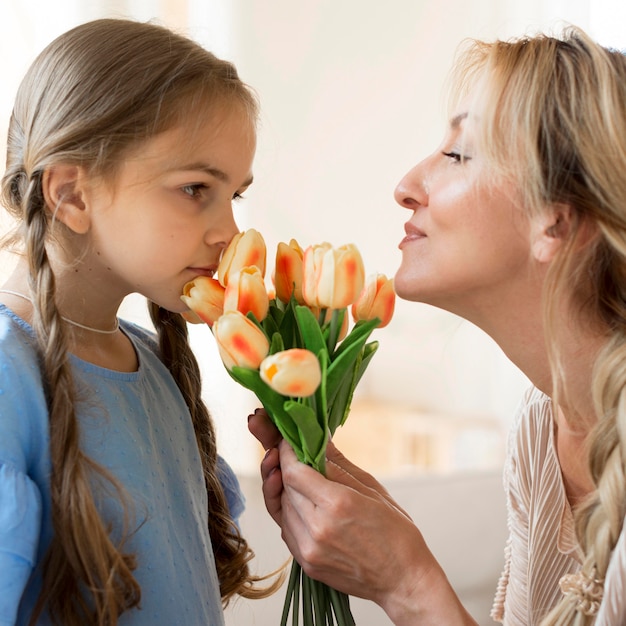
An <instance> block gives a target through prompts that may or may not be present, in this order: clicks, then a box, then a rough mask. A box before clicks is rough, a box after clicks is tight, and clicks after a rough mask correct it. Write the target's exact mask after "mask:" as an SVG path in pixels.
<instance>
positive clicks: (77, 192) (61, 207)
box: [42, 164, 90, 235]
mask: <svg viewBox="0 0 626 626" xmlns="http://www.w3.org/2000/svg"><path fill="white" fill-rule="evenodd" d="M86 182H87V177H86V175H85V171H84V170H83V168H81V167H79V166H77V165H64V164H60V165H53V166H52V167H50V168H48V169H46V170H45V172H44V175H43V180H42V186H43V196H44V199H45V201H46V205H47V208H48V210H49V211H50V212H51V213H52V215H53V217H54V219H55V220H58V221H59V222H63V224H65V226H67V227H68V228H69V229H70V230H72V231H74V232H75V233H77V234H79V235H84V234H85V233H86V232H87V231H88V230H89V225H90V219H89V211H88V210H87V209H88V206H87V202H86V197H87V194H86V187H85V185H86Z"/></svg>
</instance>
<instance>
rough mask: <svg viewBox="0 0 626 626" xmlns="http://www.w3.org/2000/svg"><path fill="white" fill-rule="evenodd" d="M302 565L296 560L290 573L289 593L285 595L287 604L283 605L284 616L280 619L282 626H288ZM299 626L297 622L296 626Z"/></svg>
mask: <svg viewBox="0 0 626 626" xmlns="http://www.w3.org/2000/svg"><path fill="white" fill-rule="evenodd" d="M299 570H300V565H298V562H297V561H296V560H295V559H294V561H293V563H292V564H291V572H290V573H289V582H288V583H287V593H286V594H285V604H284V605H283V614H282V616H281V618H280V626H287V619H288V617H289V609H290V608H291V604H292V602H293V601H294V597H295V596H296V594H297V589H296V587H298V579H299V578H300V571H299ZM295 626H297V622H296V624H295Z"/></svg>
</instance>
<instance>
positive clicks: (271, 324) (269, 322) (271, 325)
mask: <svg viewBox="0 0 626 626" xmlns="http://www.w3.org/2000/svg"><path fill="white" fill-rule="evenodd" d="M277 313H278V317H279V319H277V316H275V315H273V314H272V310H271V307H270V312H269V313H268V314H267V316H266V317H265V319H264V320H263V321H262V322H261V326H262V327H263V330H264V331H265V334H266V335H267V336H268V337H272V336H274V335H275V334H276V333H277V332H279V325H280V321H281V320H282V318H283V313H282V311H278V310H277Z"/></svg>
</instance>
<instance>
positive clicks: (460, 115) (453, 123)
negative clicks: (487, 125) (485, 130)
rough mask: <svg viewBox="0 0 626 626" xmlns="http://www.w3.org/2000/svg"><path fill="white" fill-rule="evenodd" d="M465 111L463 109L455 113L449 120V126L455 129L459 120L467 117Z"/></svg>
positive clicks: (459, 122) (458, 124) (459, 123)
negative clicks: (461, 111)
mask: <svg viewBox="0 0 626 626" xmlns="http://www.w3.org/2000/svg"><path fill="white" fill-rule="evenodd" d="M467 115H468V113H467V111H464V112H463V113H458V114H457V115H455V116H454V117H453V118H452V119H451V120H450V128H452V129H453V130H456V129H457V128H458V127H459V126H460V125H461V122H462V121H463V120H464V119H465V118H467Z"/></svg>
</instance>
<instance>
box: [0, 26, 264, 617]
mask: <svg viewBox="0 0 626 626" xmlns="http://www.w3.org/2000/svg"><path fill="white" fill-rule="evenodd" d="M224 105H226V106H229V107H238V108H239V110H241V111H242V112H243V113H244V114H247V115H249V116H250V120H251V121H252V122H253V123H256V119H257V116H258V106H257V102H256V98H255V97H254V94H253V93H252V91H251V90H250V89H249V88H248V87H247V86H246V85H245V84H244V83H243V82H242V81H241V80H240V79H239V77H238V75H237V72H236V70H235V68H234V67H233V65H231V64H230V63H228V62H226V61H223V60H220V59H218V58H216V57H215V56H214V55H213V54H211V53H209V52H207V51H206V50H204V49H203V48H202V47H201V46H199V45H197V44H196V43H194V42H192V41H190V40H189V39H187V38H185V37H183V36H179V35H177V34H175V33H173V32H171V31H170V30H168V29H166V28H163V27H160V26H157V25H154V24H145V23H139V22H134V21H130V20H114V19H104V20H96V21H94V22H90V23H87V24H84V25H81V26H78V27H76V28H74V29H72V30H70V31H69V32H67V33H65V34H64V35H61V36H60V37H58V38H57V39H56V40H55V41H53V42H52V43H51V44H50V45H49V46H48V47H47V48H46V49H45V50H44V51H43V52H42V53H41V54H40V55H39V56H38V58H37V59H36V60H35V62H34V63H33V64H32V66H31V67H30V69H29V70H28V72H27V74H26V76H25V78H24V80H23V82H22V84H21V86H20V88H19V91H18V93H17V97H16V101H15V106H14V109H13V114H12V116H11V121H10V127H9V133H8V144H7V166H6V170H5V174H4V176H3V179H2V199H3V204H4V206H5V207H6V208H7V210H8V211H9V212H10V213H11V214H12V215H13V216H14V217H15V218H16V219H17V221H18V228H17V230H16V232H15V234H14V237H13V238H12V242H13V243H15V242H16V241H17V242H19V243H21V244H22V245H23V248H24V252H25V253H26V255H27V258H28V262H29V267H30V274H29V281H30V284H29V287H30V292H31V295H32V297H33V303H34V311H33V327H34V329H35V332H36V337H37V345H38V350H39V352H40V357H41V368H42V380H43V384H44V389H45V393H46V398H47V403H48V408H49V419H50V454H51V463H52V473H51V497H52V521H53V526H54V537H53V539H52V543H51V546H50V549H49V551H48V553H47V555H46V558H45V563H44V569H43V586H42V591H41V594H40V597H39V601H38V604H37V607H35V610H34V612H33V615H32V618H31V623H34V622H35V621H36V619H37V616H38V615H39V614H40V613H41V611H42V610H44V608H46V609H47V610H48V611H49V613H50V615H51V617H52V619H53V621H54V622H55V623H57V624H64V625H67V626H78V625H79V624H85V623H93V624H99V625H107V626H110V625H111V626H112V625H114V624H116V623H117V620H118V617H119V615H121V614H122V613H123V612H124V611H126V610H127V609H129V608H131V607H136V606H138V604H139V601H140V597H141V590H140V588H139V585H138V584H137V581H136V580H135V578H134V576H133V569H134V568H135V567H136V558H135V556H134V555H132V554H128V553H126V552H124V545H123V542H122V543H120V544H119V545H115V544H114V543H113V541H112V539H111V537H110V536H109V532H108V530H107V527H106V525H105V523H104V522H103V521H102V519H101V518H100V515H99V513H98V510H97V508H96V505H95V502H94V494H93V493H92V488H91V486H90V485H91V484H92V483H93V482H94V481H92V480H91V478H93V476H94V475H97V476H100V477H101V478H104V479H105V480H107V481H109V483H110V484H112V485H113V486H114V488H115V489H116V490H117V492H118V494H119V496H120V498H122V499H123V488H122V487H121V486H119V485H117V483H116V481H115V480H114V478H113V477H112V476H111V475H109V474H108V473H107V472H106V471H105V470H104V468H102V467H100V466H98V465H96V464H95V463H94V462H93V461H91V460H90V459H89V458H87V457H86V456H85V455H84V454H83V453H82V451H81V449H80V446H79V439H80V432H79V423H78V420H77V416H76V401H77V390H76V388H75V384H74V379H73V376H72V371H71V368H70V365H69V362H68V340H67V335H66V326H65V324H64V322H63V320H62V319H61V316H60V314H59V311H58V309H57V306H56V303H55V276H54V273H53V272H52V269H51V266H50V263H49V260H48V257H47V254H46V247H45V244H46V242H47V240H48V239H49V237H51V236H52V234H53V232H52V223H53V222H52V216H51V214H50V211H49V210H47V209H46V206H45V202H44V198H43V192H42V176H43V173H44V171H45V170H46V169H47V168H50V167H51V166H53V165H54V164H56V163H71V164H79V165H81V166H82V167H84V168H87V169H88V171H89V172H90V173H92V174H94V175H99V176H102V177H104V179H105V180H107V179H109V180H110V179H111V178H112V177H113V176H114V175H115V173H116V171H117V164H118V163H119V162H120V161H122V158H123V155H124V151H125V150H128V149H131V148H133V147H136V146H137V145H139V144H140V143H141V142H143V141H146V140H147V139H149V138H151V137H153V136H154V135H156V134H157V133H159V132H162V131H164V130H167V129H168V128H171V127H173V126H174V125H175V124H177V123H178V122H180V121H182V120H186V119H188V118H190V117H192V114H193V113H194V112H197V111H198V107H199V106H200V107H202V111H203V113H204V114H205V115H206V113H207V111H208V112H210V111H211V110H212V108H211V107H216V106H224ZM150 308H151V313H152V317H153V321H154V323H155V327H156V329H157V332H158V335H159V341H160V351H161V358H162V360H163V361H164V363H165V364H166V365H167V366H168V368H169V369H170V371H171V373H172V375H173V376H174V378H175V380H176V382H177V383H178V386H179V388H180V390H181V392H182V394H183V396H184V399H185V401H186V403H187V405H188V407H189V410H190V413H191V418H192V420H193V425H194V428H195V431H196V437H197V441H198V447H199V449H200V453H201V458H202V463H203V469H204V477H205V482H206V487H207V493H208V497H209V510H210V515H209V531H210V534H211V539H212V545H213V546H214V551H215V559H216V565H217V571H218V577H219V581H220V588H221V595H222V600H223V602H224V604H226V603H227V602H228V600H229V599H230V598H231V597H232V596H233V594H240V595H243V596H246V597H262V596H264V595H267V594H268V593H270V592H271V591H273V588H271V587H270V588H268V589H262V588H258V586H257V585H255V583H256V582H258V580H259V578H257V577H255V576H252V575H251V574H250V571H249V567H248V566H249V561H250V559H251V558H252V556H253V554H252V551H251V550H250V548H249V547H248V544H247V543H246V541H245V540H244V539H243V537H241V535H240V534H239V533H238V531H237V530H236V526H235V525H234V523H233V520H232V519H231V516H230V513H229V511H228V506H227V503H226V499H225V496H224V492H223V489H222V486H221V484H220V481H219V480H218V476H217V470H216V459H217V453H216V441H215V432H214V429H213V425H212V421H211V418H210V416H209V413H208V411H207V409H206V407H205V405H204V404H203V402H202V400H201V399H200V374H199V370H198V364H197V362H196V359H195V358H194V355H193V354H192V351H191V349H190V347H189V344H188V341H187V329H186V325H185V322H184V321H183V320H182V318H181V317H180V316H178V315H174V314H172V313H169V312H168V311H165V310H163V309H160V308H159V307H157V306H155V305H151V306H150ZM90 477H91V478H90ZM96 482H97V481H96ZM79 503H80V506H79Z"/></svg>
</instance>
